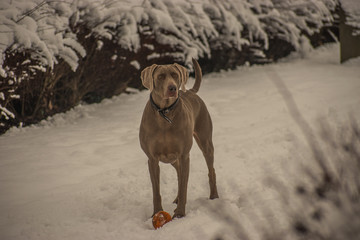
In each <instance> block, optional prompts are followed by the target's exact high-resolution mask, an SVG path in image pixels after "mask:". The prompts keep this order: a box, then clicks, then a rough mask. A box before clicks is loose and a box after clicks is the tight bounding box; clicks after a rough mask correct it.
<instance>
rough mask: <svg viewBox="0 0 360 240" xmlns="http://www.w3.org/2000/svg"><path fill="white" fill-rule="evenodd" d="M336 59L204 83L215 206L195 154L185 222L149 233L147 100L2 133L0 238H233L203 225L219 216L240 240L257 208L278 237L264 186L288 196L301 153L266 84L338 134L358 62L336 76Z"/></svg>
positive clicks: (359, 98)
mask: <svg viewBox="0 0 360 240" xmlns="http://www.w3.org/2000/svg"><path fill="white" fill-rule="evenodd" d="M338 54H339V49H338V45H330V46H326V47H323V48H320V49H318V50H316V51H314V52H313V53H312V54H311V56H308V57H306V58H305V59H288V61H286V62H282V63H278V64H273V65H268V66H254V67H241V68H239V69H237V70H234V71H227V72H226V71H224V72H221V73H213V74H209V75H206V76H204V78H203V82H202V86H201V89H200V92H199V95H200V96H201V97H202V98H203V100H204V101H205V103H206V104H207V107H208V109H209V111H210V114H211V116H212V119H213V125H214V135H213V140H214V145H215V168H216V171H217V181H218V190H219V195H220V199H217V200H209V199H208V195H209V186H208V179H207V168H206V164H205V161H204V159H203V156H202V154H201V152H200V150H199V149H198V147H197V146H196V144H194V145H193V148H192V151H191V169H190V179H189V187H188V201H187V208H186V211H187V215H186V217H184V218H182V219H176V220H174V221H172V222H170V223H168V224H167V225H165V226H164V227H163V228H161V229H158V230H154V229H153V227H152V224H151V219H150V217H151V214H152V211H153V209H152V190H151V184H150V178H149V173H148V168H147V159H146V157H145V154H144V153H143V152H142V150H141V149H140V146H139V141H138V131H139V124H140V119H141V116H142V111H143V108H144V106H145V103H146V101H147V100H148V97H149V92H148V91H143V92H138V93H135V94H130V95H125V94H123V95H120V96H118V97H114V98H112V99H107V100H104V101H102V102H101V103H100V104H93V105H80V106H77V107H75V108H74V109H73V110H70V111H69V112H67V113H63V114H57V115H55V116H54V117H51V118H49V119H48V120H46V121H42V122H41V123H40V124H38V125H35V126H31V127H26V128H13V129H11V130H10V131H9V132H7V133H6V134H5V135H3V136H0V193H1V194H0V212H1V214H0V239H6V240H15V239H16V240H20V239H36V240H42V239H43V240H49V239H51V240H56V239H59V240H60V239H61V240H63V239H67V240H71V239H73V240H82V239H84V240H92V239H102V240H108V239H214V238H215V237H216V236H219V235H220V236H225V237H226V239H234V235H233V234H234V233H232V229H231V228H229V227H228V226H227V225H226V222H223V221H222V220H221V217H219V216H218V215H216V214H214V209H219V208H220V206H221V209H222V211H223V212H224V214H225V213H228V214H229V213H230V214H231V216H233V217H235V218H237V219H238V221H239V223H241V224H242V226H243V227H244V228H245V230H246V231H247V233H248V234H249V236H250V237H251V239H258V237H259V232H260V233H261V230H259V229H261V226H262V225H263V224H267V221H266V220H264V219H262V220H260V222H257V223H256V224H254V222H253V220H252V219H254V218H253V216H254V214H259V212H261V209H264V208H266V209H268V210H270V211H267V214H266V217H267V219H270V221H272V222H277V223H279V224H278V227H279V229H285V228H286V227H287V222H288V221H287V219H286V214H285V210H284V209H283V208H282V206H281V201H280V197H279V194H278V190H277V189H276V187H274V186H272V185H270V184H267V182H269V181H268V179H269V178H274V179H277V180H279V181H282V182H284V183H285V184H286V185H287V186H288V187H289V188H290V187H291V184H292V182H296V179H297V178H298V177H300V178H301V177H303V175H302V173H301V171H300V170H299V169H300V168H297V166H298V165H299V164H300V165H309V164H311V160H310V159H309V158H307V157H306V156H309V152H310V151H309V150H308V147H307V144H306V142H305V140H304V137H303V136H302V134H301V132H300V130H299V128H298V126H297V125H296V124H295V123H294V121H293V120H292V118H291V117H290V115H289V111H288V110H287V108H286V105H285V103H284V101H283V99H282V98H281V96H280V94H279V93H278V91H277V89H276V88H275V87H274V85H273V83H272V82H271V81H270V80H269V77H268V74H267V73H268V71H269V70H274V71H276V72H277V73H278V75H279V76H280V77H281V78H282V79H283V81H284V82H285V84H286V85H287V86H288V88H289V90H290V91H291V92H292V94H293V97H294V99H295V101H296V102H297V104H298V106H299V109H300V111H301V112H302V114H303V115H304V117H305V119H306V120H307V121H308V122H309V123H310V124H311V125H312V126H313V128H315V126H316V124H317V119H318V118H319V117H326V118H327V119H329V120H330V121H333V122H335V123H336V124H339V123H341V122H343V121H346V120H347V119H348V114H349V113H351V114H353V116H354V117H355V118H356V119H357V120H359V119H360V108H359V106H360V94H359V93H360V68H359V66H360V65H359V64H360V61H351V62H349V63H347V64H343V65H340V64H339V63H338V59H339V56H338ZM192 84H193V81H189V83H188V87H189V88H190V87H191V86H192ZM160 166H161V193H162V198H163V207H164V210H165V211H167V212H169V213H172V212H173V210H174V209H175V205H174V204H172V200H173V199H174V198H175V196H176V193H177V181H176V174H175V170H174V169H173V168H172V167H171V166H170V165H166V164H161V165H160ZM274 231H276V230H275V229H274Z"/></svg>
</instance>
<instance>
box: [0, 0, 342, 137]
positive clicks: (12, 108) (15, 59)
mask: <svg viewBox="0 0 360 240" xmlns="http://www.w3.org/2000/svg"><path fill="white" fill-rule="evenodd" d="M336 5H337V0H312V1H307V0H241V1H240V0H199V1H191V0H177V1H173V0H133V1H126V0H118V1H114V0H97V1H94V0H77V1H72V0H63V1H60V0H59V1H50V0H5V1H1V2H0V128H8V126H9V124H10V125H18V124H21V123H22V122H24V123H30V122H36V121H37V120H39V119H41V118H44V117H46V116H48V115H51V114H53V113H55V112H59V111H64V110H67V109H69V108H70V107H73V106H74V105H75V104H78V103H79V102H80V101H82V100H86V99H92V100H90V101H94V99H95V98H96V99H101V98H103V97H109V96H111V95H113V94H118V93H120V92H122V91H124V90H125V88H126V86H128V85H130V86H135V87H139V86H140V85H139V83H138V82H139V80H138V76H139V72H140V70H141V69H142V68H144V67H146V66H147V65H149V64H151V63H154V62H158V63H165V62H172V61H176V62H179V63H182V64H184V65H187V66H188V67H189V68H190V69H191V64H190V63H191V58H196V59H200V60H201V61H200V62H201V63H202V64H203V66H204V69H206V71H212V70H214V69H219V68H226V67H233V66H234V65H237V64H242V63H244V62H246V61H248V62H250V63H260V62H269V61H272V60H274V59H275V60H276V59H277V58H278V57H279V56H282V55H283V54H281V53H276V51H278V50H277V49H279V47H278V46H276V45H281V48H286V51H285V52H286V53H288V52H289V51H292V50H294V51H301V50H302V49H304V48H308V47H309V40H308V38H309V37H311V36H312V35H314V34H315V33H318V32H319V31H320V29H321V28H323V27H324V26H326V25H331V24H332V22H333V17H332V14H331V11H332V10H333V9H334V8H335V7H336ZM272 49H273V50H272ZM274 49H275V50H274ZM274 52H275V53H274ZM229 56H231V57H229ZM225 58H228V61H230V60H231V61H232V62H233V63H232V64H230V65H226V64H222V63H219V61H218V59H225ZM238 58H242V60H241V61H238V60H237V59H238ZM211 61H212V65H211V64H207V63H209V62H211ZM214 62H215V63H214ZM214 64H215V65H216V64H217V65H218V67H214ZM126 71H131V73H129V72H126ZM120 82H123V83H120ZM59 89H61V90H59ZM99 91H100V92H99ZM61 98H66V99H71V101H69V100H64V99H61ZM0 132H1V131H0Z"/></svg>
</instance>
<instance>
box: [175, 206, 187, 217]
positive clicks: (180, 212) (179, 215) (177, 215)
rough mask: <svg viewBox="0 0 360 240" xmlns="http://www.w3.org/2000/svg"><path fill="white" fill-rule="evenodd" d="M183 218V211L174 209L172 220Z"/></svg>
mask: <svg viewBox="0 0 360 240" xmlns="http://www.w3.org/2000/svg"><path fill="white" fill-rule="evenodd" d="M183 217H185V210H179V209H178V208H176V209H175V211H174V215H173V218H183Z"/></svg>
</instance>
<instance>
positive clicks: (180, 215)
mask: <svg viewBox="0 0 360 240" xmlns="http://www.w3.org/2000/svg"><path fill="white" fill-rule="evenodd" d="M183 217H185V214H180V213H178V214H176V213H175V214H174V215H173V217H172V218H173V219H174V218H183Z"/></svg>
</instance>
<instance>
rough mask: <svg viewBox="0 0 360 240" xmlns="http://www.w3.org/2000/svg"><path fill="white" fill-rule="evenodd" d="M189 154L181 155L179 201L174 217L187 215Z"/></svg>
mask: <svg viewBox="0 0 360 240" xmlns="http://www.w3.org/2000/svg"><path fill="white" fill-rule="evenodd" d="M189 162H190V159H189V154H187V155H185V156H181V158H180V159H179V165H178V187H179V189H178V202H177V208H176V209H175V211H174V212H175V213H174V217H177V218H181V217H184V216H185V205H186V198H187V184H188V180H189Z"/></svg>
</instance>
